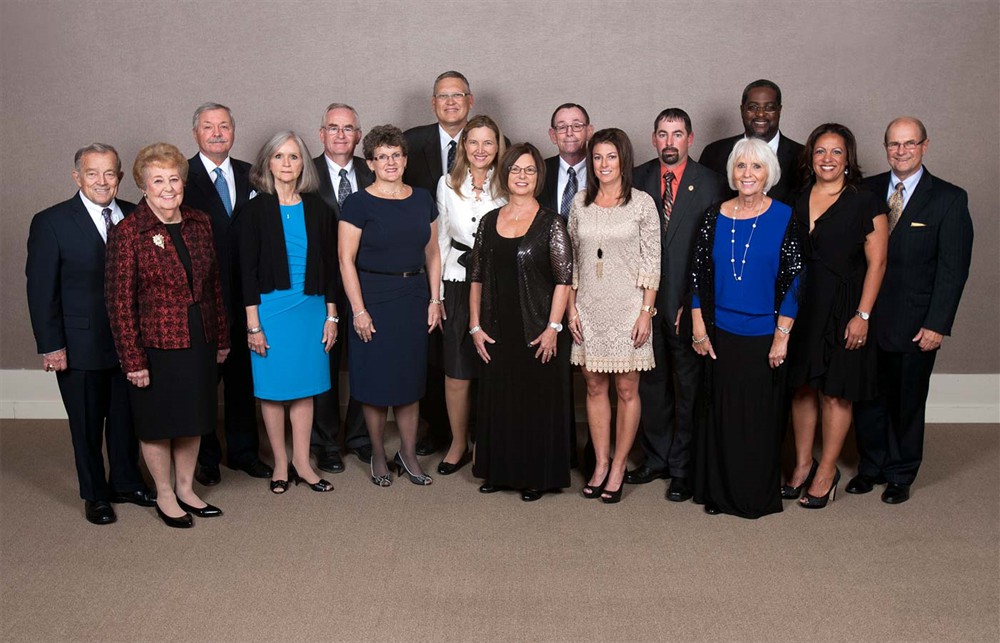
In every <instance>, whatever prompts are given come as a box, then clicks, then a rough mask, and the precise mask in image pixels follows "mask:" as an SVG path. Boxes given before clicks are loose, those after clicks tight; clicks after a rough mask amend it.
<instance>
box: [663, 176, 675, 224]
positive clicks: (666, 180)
mask: <svg viewBox="0 0 1000 643" xmlns="http://www.w3.org/2000/svg"><path fill="white" fill-rule="evenodd" d="M663 185H664V188H663V229H664V230H666V229H667V226H668V225H670V213H671V212H673V210H674V173H673V172H670V171H667V172H664V173H663Z"/></svg>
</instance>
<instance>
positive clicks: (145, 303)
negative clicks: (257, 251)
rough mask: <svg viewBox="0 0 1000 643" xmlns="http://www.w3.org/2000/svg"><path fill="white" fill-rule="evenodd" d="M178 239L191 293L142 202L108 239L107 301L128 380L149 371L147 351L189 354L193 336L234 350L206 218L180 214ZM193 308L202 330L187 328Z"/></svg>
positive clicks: (166, 236)
mask: <svg viewBox="0 0 1000 643" xmlns="http://www.w3.org/2000/svg"><path fill="white" fill-rule="evenodd" d="M181 237H182V238H183V239H184V245H185V246H187V250H188V254H189V255H190V256H191V284H190V285H188V278H187V273H186V272H185V270H184V265H183V264H182V263H181V260H180V257H179V256H178V255H177V250H176V248H174V245H173V242H172V241H171V238H170V233H169V232H167V227H166V226H165V225H164V224H163V223H162V222H161V221H160V220H159V219H158V218H157V217H156V215H155V214H153V211H152V210H150V209H149V206H148V205H146V201H145V200H143V201H140V202H139V205H137V206H136V208H135V210H134V211H133V213H132V216H129V217H126V218H125V219H123V220H122V222H121V223H119V224H118V225H116V226H115V227H114V229H113V230H112V231H111V236H110V238H109V239H108V256H107V262H106V266H105V284H104V294H105V297H106V298H107V302H108V314H109V316H110V318H111V332H112V334H113V335H114V338H115V347H116V348H117V349H118V357H119V358H121V363H122V370H124V371H125V372H126V373H132V372H135V371H140V370H142V369H145V368H149V364H148V361H147V359H146V351H145V349H146V348H160V349H178V348H188V347H189V346H190V345H191V334H192V333H196V332H203V333H204V337H205V341H207V342H209V343H215V344H217V345H218V347H219V348H220V349H223V348H229V328H228V325H227V319H226V312H225V309H224V308H223V303H222V289H221V286H220V284H219V268H218V264H217V263H216V260H215V245H214V243H213V241H212V224H211V222H210V221H209V218H208V215H206V214H205V213H203V212H199V211H198V210H192V209H191V208H188V207H187V206H181ZM161 244H162V245H161ZM192 304H200V305H201V316H202V325H203V328H201V329H198V328H191V329H189V328H188V307H190V306H191V305H192Z"/></svg>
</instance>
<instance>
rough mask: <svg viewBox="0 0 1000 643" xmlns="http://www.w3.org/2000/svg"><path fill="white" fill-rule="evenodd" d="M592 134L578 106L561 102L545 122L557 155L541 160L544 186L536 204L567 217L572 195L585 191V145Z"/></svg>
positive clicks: (588, 122) (585, 114)
mask: <svg viewBox="0 0 1000 643" xmlns="http://www.w3.org/2000/svg"><path fill="white" fill-rule="evenodd" d="M593 134H594V126H593V125H591V124H590V114H588V113H587V110H586V109H584V108H583V106H582V105H577V104H576V103H563V104H562V105H560V106H559V107H557V108H556V109H555V111H554V112H552V118H551V119H549V140H551V141H552V142H553V143H554V144H555V146H556V148H557V149H558V150H559V154H557V155H556V156H551V157H549V158H547V159H545V186H544V187H543V188H542V194H541V196H539V197H538V202H539V203H541V204H542V205H543V206H545V207H546V208H548V209H550V210H554V211H555V212H558V213H559V214H560V215H562V218H563V219H567V218H568V217H569V208H570V205H572V203H573V196H574V195H575V194H576V193H577V192H581V191H583V190H585V189H586V188H587V142H588V141H589V140H590V137H591V136H592V135H593Z"/></svg>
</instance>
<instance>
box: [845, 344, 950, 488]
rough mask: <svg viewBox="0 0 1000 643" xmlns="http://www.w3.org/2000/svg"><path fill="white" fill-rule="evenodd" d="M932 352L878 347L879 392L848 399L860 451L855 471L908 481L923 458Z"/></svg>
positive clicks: (932, 361)
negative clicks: (870, 397)
mask: <svg viewBox="0 0 1000 643" xmlns="http://www.w3.org/2000/svg"><path fill="white" fill-rule="evenodd" d="M936 358H937V351H929V352H922V351H921V352H913V353H893V352H888V351H883V350H881V349H880V350H879V353H878V368H879V382H880V384H881V390H880V391H879V396H878V397H877V398H875V399H874V400H872V401H869V402H857V403H855V404H854V433H855V436H856V438H857V442H858V455H860V456H861V462H860V463H859V465H858V473H861V474H864V475H867V476H871V477H873V478H876V477H880V476H884V477H885V479H886V481H887V482H893V483H896V484H904V485H910V484H913V481H914V479H916V477H917V470H918V469H920V463H921V461H923V458H924V420H925V417H926V409H927V392H928V390H929V389H930V382H931V372H932V371H933V370H934V360H935V359H936Z"/></svg>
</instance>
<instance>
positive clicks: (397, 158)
mask: <svg viewBox="0 0 1000 643" xmlns="http://www.w3.org/2000/svg"><path fill="white" fill-rule="evenodd" d="M402 158H403V153H402V152H393V153H392V154H379V155H378V156H376V157H375V160H376V161H378V162H379V163H386V162H388V161H389V159H392V160H393V161H395V162H397V163H398V162H399V161H400V159H402Z"/></svg>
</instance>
